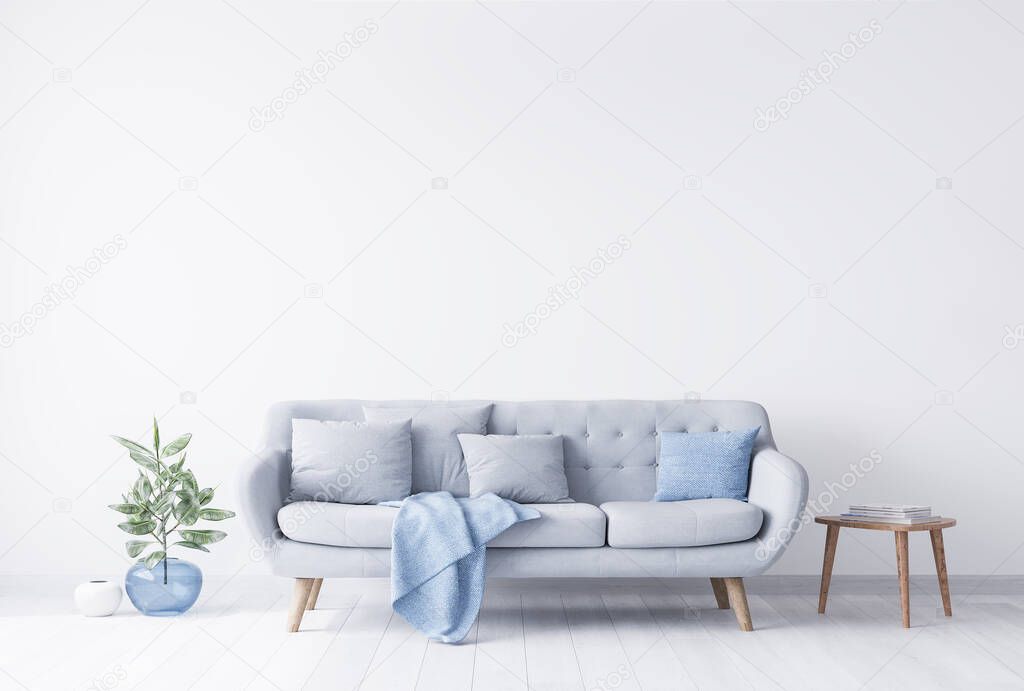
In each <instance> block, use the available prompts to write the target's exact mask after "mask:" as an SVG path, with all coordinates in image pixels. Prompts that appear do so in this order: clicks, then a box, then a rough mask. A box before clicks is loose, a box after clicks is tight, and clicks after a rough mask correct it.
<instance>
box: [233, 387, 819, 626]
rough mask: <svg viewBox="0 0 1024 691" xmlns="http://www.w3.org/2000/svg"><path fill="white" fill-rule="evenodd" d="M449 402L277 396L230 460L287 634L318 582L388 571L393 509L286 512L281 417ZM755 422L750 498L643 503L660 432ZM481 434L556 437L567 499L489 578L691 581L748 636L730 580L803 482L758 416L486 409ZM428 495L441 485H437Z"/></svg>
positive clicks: (790, 510) (743, 411)
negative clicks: (286, 585) (256, 442)
mask: <svg viewBox="0 0 1024 691" xmlns="http://www.w3.org/2000/svg"><path fill="white" fill-rule="evenodd" d="M488 402H489V401H461V402H459V403H458V404H456V403H454V402H453V403H451V404H442V403H433V402H430V401H361V400H330V401H288V402H283V403H277V404H275V405H273V406H272V407H271V409H270V411H269V412H268V415H267V420H266V427H265V437H264V444H263V447H262V450H261V451H260V452H259V453H258V454H257V455H256V457H254V458H252V459H250V460H249V461H248V462H247V463H245V464H244V465H243V468H242V471H241V488H240V492H241V499H242V504H243V510H244V516H245V517H246V519H247V520H248V522H249V527H250V529H251V530H252V532H253V534H254V536H255V539H256V545H255V547H254V556H259V557H266V558H268V559H269V560H270V563H271V568H272V571H273V573H274V574H276V575H279V576H284V577H289V578H294V579H296V580H295V596H294V601H293V603H292V609H291V612H290V615H289V622H288V626H289V629H290V630H292V631H295V630H298V627H299V624H300V622H301V619H302V613H303V611H305V610H307V609H312V608H313V607H314V606H315V604H316V598H317V595H318V593H319V590H320V586H321V584H322V582H323V579H324V578H345V577H375V576H387V575H388V573H389V570H390V545H391V524H392V521H393V520H394V516H395V514H396V512H397V510H396V509H394V508H388V507H382V506H374V505H345V504H331V503H325V502H295V503H291V504H286V503H285V499H286V497H287V496H288V492H289V482H290V467H291V460H290V453H291V450H290V449H291V424H292V422H291V421H292V419H293V418H310V419H320V420H362V419H363V405H364V403H366V404H370V405H377V406H381V405H383V406H392V405H393V406H396V407H407V406H422V407H427V406H436V405H452V406H456V405H462V404H471V403H477V404H479V403H488ZM756 426H760V427H761V431H760V433H759V435H758V437H757V440H756V442H755V445H754V454H753V461H752V463H751V470H750V491H749V500H748V501H747V502H740V501H736V500H731V499H703V500H695V501H685V502H653V501H651V499H652V497H653V496H654V492H655V473H656V472H657V464H656V459H657V452H658V435H659V433H661V432H667V431H673V432H682V431H689V432H709V431H717V430H729V429H744V428H752V427H756ZM488 433H489V434H560V435H563V438H564V452H565V466H566V468H565V470H566V475H567V477H568V481H569V493H570V496H571V497H572V498H573V499H574V500H575V503H560V504H534V505H532V506H534V507H535V508H537V509H538V510H539V511H540V513H541V518H540V519H538V520H534V521H528V522H526V523H522V524H519V525H516V526H513V527H512V528H510V529H509V530H507V531H506V532H505V533H503V534H502V535H500V536H499V537H498V538H497V539H496V540H494V541H493V542H491V543H490V545H489V549H488V552H487V571H488V576H491V577H504V578H534V577H600V578H613V577H654V578H677V577H704V578H710V579H711V584H712V586H713V589H714V592H715V596H716V600H717V603H718V606H719V607H722V608H728V607H730V606H731V607H732V608H733V610H734V611H735V614H736V618H737V621H738V622H739V625H740V627H741V628H742V629H743V630H751V629H752V624H751V621H750V615H749V610H748V608H747V602H746V595H745V592H744V588H743V578H744V577H745V576H754V575H757V574H761V573H763V572H764V571H765V570H766V569H768V567H770V566H771V565H772V564H773V563H774V562H775V561H776V560H777V559H778V558H779V557H780V556H781V554H782V552H783V550H784V549H785V548H786V545H787V544H788V542H789V540H790V538H791V536H792V533H793V530H792V527H793V526H794V525H795V522H796V521H797V520H798V517H799V515H800V513H801V511H802V510H803V507H804V504H805V503H806V500H807V474H806V472H805V471H804V469H803V468H802V467H801V466H800V464H798V463H797V462H796V461H794V460H792V459H790V458H788V457H786V456H784V455H782V454H781V453H779V452H778V451H777V450H776V448H775V443H774V440H773V439H772V433H771V428H770V426H769V423H768V416H767V414H766V413H765V410H764V408H762V407H761V406H760V405H758V404H756V403H750V402H745V401H690V400H685V401H520V402H511V401H508V402H506V401H495V402H494V408H493V412H492V413H491V417H490V422H489V423H488ZM436 489H448V488H445V487H438V488H436Z"/></svg>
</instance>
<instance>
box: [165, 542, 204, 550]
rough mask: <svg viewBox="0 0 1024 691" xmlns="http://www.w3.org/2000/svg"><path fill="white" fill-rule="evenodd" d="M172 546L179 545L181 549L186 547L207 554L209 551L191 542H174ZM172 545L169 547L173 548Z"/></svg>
mask: <svg viewBox="0 0 1024 691" xmlns="http://www.w3.org/2000/svg"><path fill="white" fill-rule="evenodd" d="M174 545H181V546H182V547H188V548H189V549H198V550H199V551H200V552H209V551H210V550H208V549H206V548H205V547H203V546H202V545H201V544H199V543H198V542H191V541H189V540H180V541H178V542H175V543H174ZM174 545H171V547H174Z"/></svg>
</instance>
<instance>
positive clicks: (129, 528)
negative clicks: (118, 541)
mask: <svg viewBox="0 0 1024 691" xmlns="http://www.w3.org/2000/svg"><path fill="white" fill-rule="evenodd" d="M117 527H118V528H120V529H121V530H123V531H124V532H126V533H128V534H130V535H146V534H147V533H151V532H153V529H154V528H156V522H155V521H143V522H142V523H118V524H117Z"/></svg>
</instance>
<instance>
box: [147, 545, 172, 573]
mask: <svg viewBox="0 0 1024 691" xmlns="http://www.w3.org/2000/svg"><path fill="white" fill-rule="evenodd" d="M166 556H167V553H166V552H164V551H163V550H157V551H155V552H153V553H152V554H150V555H149V556H148V557H146V568H147V569H150V570H152V569H153V567H154V566H156V565H157V564H159V563H160V562H161V561H162V560H163V558H164V557H166Z"/></svg>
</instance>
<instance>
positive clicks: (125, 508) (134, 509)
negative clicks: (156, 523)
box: [107, 504, 145, 514]
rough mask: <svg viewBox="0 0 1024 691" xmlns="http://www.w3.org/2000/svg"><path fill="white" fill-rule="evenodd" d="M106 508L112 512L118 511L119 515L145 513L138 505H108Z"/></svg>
mask: <svg viewBox="0 0 1024 691" xmlns="http://www.w3.org/2000/svg"><path fill="white" fill-rule="evenodd" d="M107 506H109V507H110V508H112V509H113V510H114V511H120V512H121V513H127V514H135V513H142V512H143V511H145V509H143V508H142V507H141V506H139V505H138V504H108V505H107Z"/></svg>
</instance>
